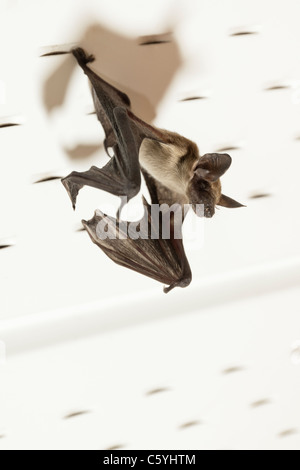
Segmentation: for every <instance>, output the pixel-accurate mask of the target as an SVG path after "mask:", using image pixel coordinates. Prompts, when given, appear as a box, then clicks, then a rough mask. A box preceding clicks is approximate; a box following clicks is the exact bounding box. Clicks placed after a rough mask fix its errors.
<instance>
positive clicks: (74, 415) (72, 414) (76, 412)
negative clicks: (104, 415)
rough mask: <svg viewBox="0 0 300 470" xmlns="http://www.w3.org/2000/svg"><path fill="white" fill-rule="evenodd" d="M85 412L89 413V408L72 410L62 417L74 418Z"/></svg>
mask: <svg viewBox="0 0 300 470" xmlns="http://www.w3.org/2000/svg"><path fill="white" fill-rule="evenodd" d="M87 413H90V411H89V410H81V411H73V412H72V413H69V414H67V415H65V416H64V417H63V419H70V418H76V417H77V416H82V415H85V414H87Z"/></svg>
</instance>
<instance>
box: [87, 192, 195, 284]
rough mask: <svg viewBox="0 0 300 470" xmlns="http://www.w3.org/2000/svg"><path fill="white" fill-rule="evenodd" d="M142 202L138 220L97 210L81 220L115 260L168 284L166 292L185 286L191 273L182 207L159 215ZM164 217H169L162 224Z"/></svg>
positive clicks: (95, 239)
mask: <svg viewBox="0 0 300 470" xmlns="http://www.w3.org/2000/svg"><path fill="white" fill-rule="evenodd" d="M144 205H145V206H144V207H145V213H144V216H143V218H142V219H141V220H140V221H138V222H125V221H120V220H119V221H117V220H116V219H115V218H113V217H110V216H106V215H105V214H103V213H102V212H100V211H96V212H95V215H94V217H93V218H92V219H91V220H89V221H82V223H83V225H84V227H85V229H86V230H87V232H88V233H89V235H90V237H91V239H92V241H93V242H94V243H95V244H96V245H97V246H99V247H100V248H101V249H102V250H103V251H104V253H105V254H106V255H107V256H108V257H109V258H111V259H112V260H113V261H114V262H115V263H117V264H119V265H121V266H124V267H126V268H129V269H132V270H134V271H136V272H138V273H140V274H144V275H145V276H148V277H151V278H152V279H155V280H156V281H159V282H162V283H164V284H166V285H168V287H165V288H164V292H166V293H167V292H169V291H170V290H171V289H173V288H174V287H186V286H188V285H189V284H190V282H191V279H192V275H191V270H190V266H189V263H188V261H187V258H186V255H185V252H184V248H183V244H182V238H181V223H182V221H181V220H180V219H181V211H179V212H180V214H178V213H177V214H176V213H173V212H170V213H169V214H164V215H162V214H161V213H159V214H157V212H155V211H154V212H153V205H151V206H150V205H149V204H147V202H146V201H145V200H144ZM164 217H166V219H168V220H167V221H166V223H165V225H164ZM168 229H169V233H167V232H168ZM164 230H165V233H164Z"/></svg>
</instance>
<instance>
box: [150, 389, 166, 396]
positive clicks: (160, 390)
mask: <svg viewBox="0 0 300 470" xmlns="http://www.w3.org/2000/svg"><path fill="white" fill-rule="evenodd" d="M169 391H170V389H169V388H167V387H160V388H154V389H152V390H149V391H148V392H146V395H147V396H150V395H157V394H158V393H163V392H169Z"/></svg>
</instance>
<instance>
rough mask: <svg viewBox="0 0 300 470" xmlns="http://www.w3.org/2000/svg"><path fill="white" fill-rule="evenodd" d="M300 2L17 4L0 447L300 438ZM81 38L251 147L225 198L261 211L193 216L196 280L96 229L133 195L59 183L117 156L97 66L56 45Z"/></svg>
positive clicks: (198, 133)
mask: <svg viewBox="0 0 300 470" xmlns="http://www.w3.org/2000/svg"><path fill="white" fill-rule="evenodd" d="M299 14H300V6H299V2H298V1H296V0H288V1H283V0H282V1H281V0H280V1H279V0H278V1H276V2H274V1H271V0H270V1H269V0H263V1H258V0H255V1H254V0H252V1H250V0H249V1H248V0H243V1H240V0H231V1H230V0H225V1H223V0H222V1H221V0H213V1H212V0H209V1H208V0H201V1H198V0H197V1H196V0H195V1H192V0H190V1H184V2H183V1H180V0H178V1H164V2H160V1H151V2H140V1H139V2H138V1H135V0H127V1H126V2H121V1H117V0H115V1H113V0H109V1H106V0H105V1H104V0H103V1H101V2H100V1H96V0H95V1H93V0H88V1H79V0H78V1H74V0H72V1H71V0H69V1H68V0H60V1H58V0H57V1H56V0H55V1H53V0H52V1H51V2H50V1H44V2H39V1H37V0H36V1H33V0H26V1H22V2H19V1H17V0H7V1H3V0H2V2H1V14H0V44H1V68H0V70H1V74H0V106H1V113H0V126H1V128H0V154H1V160H0V165H1V173H0V174H1V176H0V178H1V184H0V200H1V204H0V218H1V224H0V248H1V249H0V266H1V268H0V276H1V279H0V281H1V296H0V319H1V323H0V328H1V330H0V339H1V343H0V358H1V360H0V381H1V382H0V383H1V386H0V449H16V448H22V449H31V448H32V449H35V448H41V449H45V448H60V449H64V448H91V449H103V448H112V447H113V448H124V449H125V448H127V449H138V448H144V449H149V448H157V449H164V448H169V449H179V448H184V449H189V448H194V449H195V448H196V449H202V448H203V449H206V448H220V449H223V448H224V449H229V448H231V449H240V448H272V449H279V448H284V449H286V448H296V449H299V448H300V444H299V443H300V433H299V431H300V417H299V414H300V408H299V400H298V397H299V392H300V388H299V387H300V383H299V371H300V369H299V367H300V359H299V358H300V319H299V318H300V297H299V294H300V289H299V281H300V270H299V266H300V253H299V236H300V222H299V203H298V200H299V183H298V173H299V169H300V160H299V152H300V60H299V47H298V45H299V42H300V30H299V24H298V23H299V20H298V19H299ZM74 44H81V45H82V46H83V47H84V48H85V49H86V50H88V51H89V52H91V53H93V54H94V55H95V57H96V61H95V63H94V66H95V68H96V69H97V70H98V71H99V73H101V74H102V75H103V76H104V77H106V78H108V79H109V80H110V81H111V82H112V83H114V84H116V85H117V86H118V87H119V88H121V89H123V90H124V91H126V92H127V93H128V94H129V96H130V97H131V98H132V103H133V109H134V110H135V112H136V113H137V114H138V115H140V116H141V117H142V118H144V119H146V120H148V121H149V122H154V123H155V124H156V125H158V126H160V127H164V128H167V129H170V130H174V131H177V132H179V133H181V134H182V135H185V136H186V137H188V138H190V139H192V140H194V141H196V142H197V144H198V145H199V148H200V151H201V154H204V153H206V152H213V151H218V150H219V151H223V150H224V151H227V152H228V153H230V154H231V156H232V158H233V163H232V167H231V168H230V171H228V173H227V174H226V175H225V176H224V178H223V188H224V192H225V194H228V195H229V196H231V197H233V198H236V199H237V200H239V201H241V202H243V203H244V204H245V205H247V207H246V208H242V209H236V210H229V209H224V208H222V209H220V210H219V211H217V213H216V215H215V216H214V217H213V218H212V219H210V220H205V221H203V220H199V219H198V220H195V218H194V217H193V215H192V214H189V216H188V220H187V221H186V227H185V246H186V252H187V256H188V258H189V260H190V263H191V267H192V270H193V276H194V279H193V284H192V285H191V286H190V287H188V288H187V289H178V290H177V291H174V292H171V293H170V294H168V295H167V296H166V295H164V294H163V293H162V286H161V285H160V284H158V283H156V282H155V281H152V280H150V279H148V278H145V277H143V276H140V275H138V274H136V273H134V272H131V271H128V270H125V269H122V268H120V267H119V266H116V265H115V264H113V263H112V262H111V261H110V260H109V259H108V258H106V257H105V255H104V254H103V253H102V252H100V250H98V249H97V247H95V246H94V245H93V244H92V243H91V242H90V240H89V238H88V236H87V234H86V233H84V232H82V231H80V220H81V219H82V218H84V219H89V218H90V217H91V216H92V214H93V211H94V209H96V208H100V209H101V210H103V211H107V212H108V213H110V214H112V215H113V214H114V213H115V210H116V208H117V206H118V200H117V198H114V197H113V196H110V195H107V194H105V193H104V192H100V191H96V190H93V189H87V188H85V189H84V190H83V191H82V192H81V194H80V198H79V199H78V206H77V210H76V212H73V211H72V208H71V204H70V201H69V199H68V197H67V194H66V193H65V190H64V188H63V187H62V185H61V183H60V181H59V179H58V177H61V176H65V175H66V174H68V173H69V172H70V170H76V169H77V170H79V171H83V170H86V169H87V168H89V167H90V166H91V165H92V164H95V165H98V166H101V165H103V164H104V163H105V162H106V161H107V157H106V156H105V152H104V149H103V146H102V140H103V132H102V130H101V128H100V126H99V123H98V122H97V119H96V117H95V116H94V115H93V114H91V112H92V111H93V104H92V100H91V97H90V92H89V88H88V84H87V81H86V78H85V77H84V76H83V74H82V73H81V71H80V70H79V69H78V68H77V67H75V63H74V61H73V60H72V58H71V57H70V56H55V55H54V56H51V57H40V55H42V54H45V53H47V52H53V51H55V50H59V49H60V48H65V49H69V48H70V47H71V46H72V45H74ZM6 124H14V125H10V126H6ZM16 124H18V125H16ZM127 211H128V212H127V214H128V216H129V217H132V218H137V217H138V216H139V215H140V212H141V199H140V195H139V196H137V197H136V198H135V199H134V200H133V201H132V203H130V206H129V208H128V209H127Z"/></svg>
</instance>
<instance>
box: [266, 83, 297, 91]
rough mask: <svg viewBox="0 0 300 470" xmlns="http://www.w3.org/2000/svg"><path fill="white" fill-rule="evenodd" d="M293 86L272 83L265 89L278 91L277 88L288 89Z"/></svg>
mask: <svg viewBox="0 0 300 470" xmlns="http://www.w3.org/2000/svg"><path fill="white" fill-rule="evenodd" d="M289 88H291V86H290V85H284V84H282V85H281V84H278V85H270V86H267V87H266V88H264V90H265V91H277V90H288V89H289Z"/></svg>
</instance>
